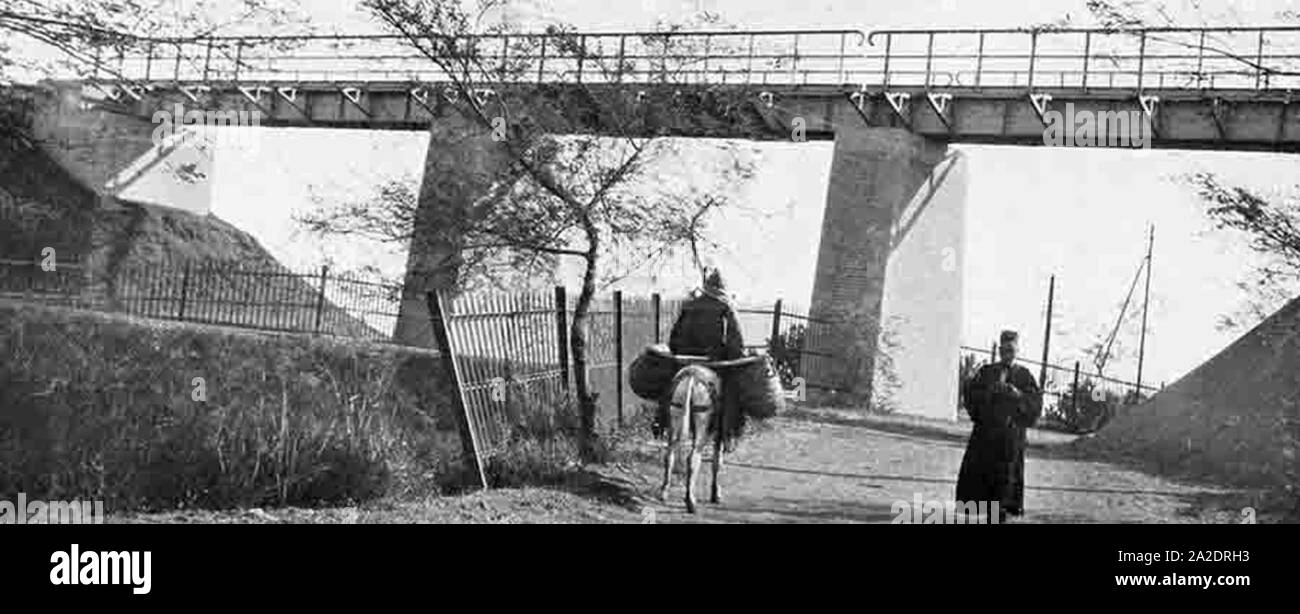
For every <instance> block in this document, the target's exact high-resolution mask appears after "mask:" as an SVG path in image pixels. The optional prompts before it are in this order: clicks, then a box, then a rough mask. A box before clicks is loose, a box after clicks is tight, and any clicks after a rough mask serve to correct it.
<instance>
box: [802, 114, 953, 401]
mask: <svg viewBox="0 0 1300 614" xmlns="http://www.w3.org/2000/svg"><path fill="white" fill-rule="evenodd" d="M965 195H966V167H965V161H964V159H963V158H962V156H961V154H960V153H959V152H955V151H950V150H949V149H948V147H947V145H946V144H945V143H943V142H941V141H937V140H933V139H927V138H925V137H921V136H917V135H915V134H913V133H911V132H909V131H907V130H904V129H899V128H867V127H860V126H859V127H854V126H844V125H841V126H837V131H836V134H835V150H834V157H833V161H832V167H831V173H830V181H829V186H828V190H827V197H826V210H825V214H824V220H823V222H822V236H821V245H820V247H819V253H818V259H817V269H816V277H815V281H814V286H813V298H812V305H811V312H812V313H811V314H810V315H811V316H812V317H813V318H818V319H826V320H831V321H833V322H834V324H831V325H826V326H820V327H815V328H814V330H813V331H812V332H810V334H809V340H808V349H809V350H810V351H811V352H814V353H817V354H830V355H833V356H834V358H827V357H825V356H818V355H816V354H806V355H805V356H804V359H803V365H802V371H803V372H804V374H805V376H804V377H805V379H806V382H807V385H808V394H809V398H810V399H811V400H813V401H814V402H828V401H829V402H845V403H850V404H853V405H858V406H861V405H863V404H870V405H871V406H872V407H873V408H876V409H881V410H886V411H897V412H900V413H907V414H918V415H924V416H928V417H935V418H945V419H950V418H954V417H956V412H957V385H958V383H957V382H958V374H957V371H958V365H959V346H960V343H961V326H962V278H963V270H964V266H965V253H964V252H965V240H964V232H965V226H966V224H965Z"/></svg>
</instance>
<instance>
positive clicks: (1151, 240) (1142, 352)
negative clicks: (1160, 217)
mask: <svg viewBox="0 0 1300 614" xmlns="http://www.w3.org/2000/svg"><path fill="white" fill-rule="evenodd" d="M1155 242H1156V226H1155V224H1152V225H1151V234H1150V237H1148V239H1147V281H1146V297H1145V298H1143V299H1142V338H1141V341H1139V342H1138V374H1137V396H1138V397H1141V395H1142V361H1143V360H1144V359H1145V358H1146V350H1147V304H1148V303H1150V302H1151V250H1152V248H1153V247H1154V246H1155Z"/></svg>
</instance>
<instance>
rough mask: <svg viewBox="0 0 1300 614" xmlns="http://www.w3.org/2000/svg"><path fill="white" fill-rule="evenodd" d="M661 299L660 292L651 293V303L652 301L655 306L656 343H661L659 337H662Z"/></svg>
mask: <svg viewBox="0 0 1300 614" xmlns="http://www.w3.org/2000/svg"><path fill="white" fill-rule="evenodd" d="M659 300H660V299H659V293H658V292H655V293H654V294H652V295H650V303H651V305H652V306H653V308H654V321H655V322H654V324H655V343H656V344H657V343H659V339H660V337H659Z"/></svg>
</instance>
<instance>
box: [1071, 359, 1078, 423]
mask: <svg viewBox="0 0 1300 614" xmlns="http://www.w3.org/2000/svg"><path fill="white" fill-rule="evenodd" d="M1073 390H1074V392H1073V393H1071V394H1070V405H1071V407H1070V409H1071V413H1072V415H1074V416H1077V415H1079V361H1077V360H1076V361H1074V388H1073Z"/></svg>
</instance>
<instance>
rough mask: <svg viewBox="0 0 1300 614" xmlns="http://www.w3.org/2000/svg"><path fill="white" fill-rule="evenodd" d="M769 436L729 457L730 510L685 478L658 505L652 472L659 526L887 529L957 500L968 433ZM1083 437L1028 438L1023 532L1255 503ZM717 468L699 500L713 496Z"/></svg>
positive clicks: (1209, 512) (1163, 518)
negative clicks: (1083, 449)
mask: <svg viewBox="0 0 1300 614" xmlns="http://www.w3.org/2000/svg"><path fill="white" fill-rule="evenodd" d="M768 426H769V427H770V428H768V429H765V430H764V432H762V433H759V434H757V435H755V436H754V437H752V438H750V439H749V440H748V441H746V442H744V444H743V445H742V447H740V448H739V449H738V450H737V451H736V453H735V454H732V455H730V456H728V457H727V458H726V459H725V465H724V469H723V476H722V485H723V497H724V500H723V503H722V505H720V506H715V505H709V504H707V503H706V504H704V505H702V506H700V508H699V510H700V513H699V514H697V515H695V516H691V515H688V514H687V513H686V511H685V506H684V504H683V502H682V497H683V495H684V486H683V484H682V479H681V478H678V479H676V480H675V481H674V488H673V489H672V492H671V494H670V496H669V500H668V501H667V502H664V503H661V502H659V501H657V500H653V499H650V498H649V495H651V494H653V493H654V492H655V490H656V488H655V487H656V485H657V480H659V479H660V478H659V474H657V473H656V472H654V471H653V470H643V477H642V478H641V481H640V488H639V490H640V491H641V492H643V493H645V496H644V497H642V498H641V499H639V501H640V502H641V503H642V504H643V505H645V506H647V507H648V508H649V509H651V510H654V521H655V522H658V523H670V524H671V523H684V522H723V523H890V522H894V521H895V519H896V516H897V512H896V510H895V508H894V507H893V506H894V504H895V502H908V503H909V507H910V503H911V502H913V501H915V500H917V499H918V498H919V500H920V501H922V502H929V501H938V502H946V501H949V500H951V499H952V498H953V496H954V491H955V489H956V476H957V472H958V469H959V467H960V465H961V457H962V453H963V451H964V449H965V443H966V438H967V436H968V434H969V429H970V425H969V423H942V422H936V421H927V420H920V419H910V418H904V417H889V416H867V415H863V414H862V413H860V412H845V411H834V410H803V411H798V412H795V413H794V415H792V416H787V417H782V418H778V419H776V420H774V421H772V423H771V424H770V425H768ZM1074 439H1075V437H1073V436H1069V435H1063V434H1058V433H1051V432H1046V431H1031V433H1030V446H1031V447H1030V451H1029V452H1028V455H1027V459H1026V467H1025V473H1026V490H1025V506H1026V514H1025V517H1024V518H1022V519H1020V520H1019V521H1018V522H1021V523H1205V522H1238V521H1240V517H1239V516H1238V514H1239V513H1240V510H1241V508H1242V506H1243V505H1248V504H1249V503H1250V501H1252V500H1253V499H1252V497H1253V496H1254V495H1255V493H1247V492H1241V491H1233V490H1228V489H1224V488H1216V487H1212V486H1206V485H1191V484H1186V483H1179V482H1176V481H1174V480H1171V479H1167V478H1161V477H1157V476H1154V475H1152V474H1151V473H1149V472H1147V471H1143V470H1139V469H1134V468H1131V467H1126V466H1125V465H1122V464H1118V463H1115V462H1110V461H1109V459H1108V460H1107V461H1106V462H1103V461H1100V460H1095V459H1088V458H1086V457H1081V456H1080V455H1079V454H1077V453H1074V452H1073V451H1071V449H1070V446H1069V444H1070V442H1071V441H1072V440H1074ZM648 451H650V450H647V452H648ZM708 469H709V467H708V465H707V464H706V466H705V467H704V470H702V471H701V473H702V474H704V477H702V478H701V480H700V485H699V486H700V492H701V493H707V492H708V485H709V484H710V481H709V480H710V479H711V477H710V472H709V471H708ZM705 496H707V495H705ZM701 500H703V497H701ZM1261 513H1262V512H1261ZM927 515H928V514H927Z"/></svg>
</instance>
